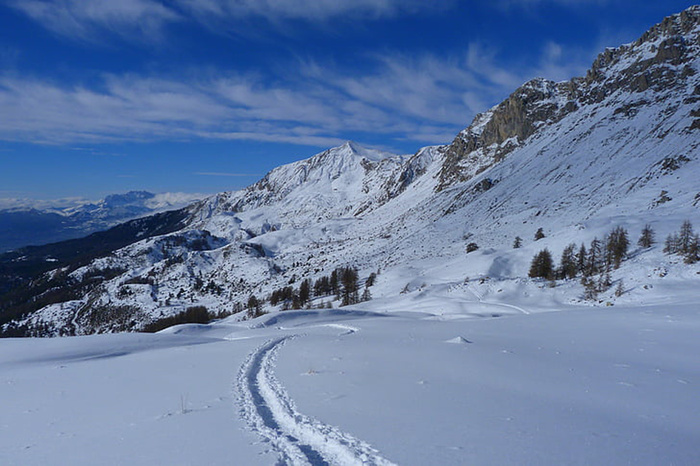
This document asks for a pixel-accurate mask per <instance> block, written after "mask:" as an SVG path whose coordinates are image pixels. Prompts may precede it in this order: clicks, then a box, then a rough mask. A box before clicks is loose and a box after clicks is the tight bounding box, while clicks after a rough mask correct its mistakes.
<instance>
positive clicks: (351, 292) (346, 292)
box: [339, 267, 360, 306]
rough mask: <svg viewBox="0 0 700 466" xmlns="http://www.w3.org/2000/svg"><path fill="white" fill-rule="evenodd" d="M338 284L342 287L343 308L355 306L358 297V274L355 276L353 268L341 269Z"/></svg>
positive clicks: (355, 271)
mask: <svg viewBox="0 0 700 466" xmlns="http://www.w3.org/2000/svg"><path fill="white" fill-rule="evenodd" d="M339 275H340V282H341V283H342V285H343V290H342V299H343V304H342V305H343V306H347V305H350V304H356V303H357V302H359V300H360V299H359V296H358V290H357V289H358V286H357V281H358V274H357V269H355V268H353V267H345V268H343V269H341V271H340V274H339Z"/></svg>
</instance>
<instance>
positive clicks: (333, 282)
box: [329, 269, 340, 296]
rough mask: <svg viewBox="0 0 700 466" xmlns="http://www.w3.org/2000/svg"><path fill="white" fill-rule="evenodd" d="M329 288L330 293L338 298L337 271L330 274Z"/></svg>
mask: <svg viewBox="0 0 700 466" xmlns="http://www.w3.org/2000/svg"><path fill="white" fill-rule="evenodd" d="M329 286H330V289H331V293H333V294H334V295H336V296H338V295H340V285H339V280H338V269H335V270H334V271H333V272H331V278H330V280H329Z"/></svg>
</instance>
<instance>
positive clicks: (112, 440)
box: [0, 31, 700, 465]
mask: <svg viewBox="0 0 700 466" xmlns="http://www.w3.org/2000/svg"><path fill="white" fill-rule="evenodd" d="M693 34H697V31H695V32H693ZM654 40H656V39H654ZM635 47H636V46H629V47H627V48H624V49H619V51H620V57H618V58H619V60H617V61H615V62H614V63H610V64H608V65H606V68H605V69H604V70H603V71H604V73H605V74H606V76H607V78H606V79H615V78H616V77H619V76H622V75H623V72H624V71H625V69H626V67H629V66H631V65H633V64H634V63H635V62H636V61H638V60H639V59H640V57H642V58H647V57H648V56H649V53H651V49H650V48H648V47H646V48H645V47H636V48H635ZM688 66H691V67H692V68H693V69H695V70H696V71H697V70H700V62H698V60H695V61H693V62H690V63H689V65H688ZM691 76H692V75H691ZM679 82H680V83H681V84H679V86H685V87H686V88H685V89H682V88H681V87H678V86H676V88H674V89H672V90H671V91H664V90H658V89H657V90H654V89H653V86H652V87H650V88H648V89H647V90H645V91H643V92H637V91H635V92H627V91H624V92H623V90H621V89H618V90H616V91H614V92H611V93H610V94H606V95H605V97H604V98H603V100H602V101H600V102H597V103H596V104H595V105H593V104H590V103H586V101H580V102H576V103H577V104H578V105H579V109H578V110H577V111H576V112H572V113H570V114H569V115H567V116H566V117H564V118H563V119H561V120H560V121H558V122H557V123H551V122H548V123H547V124H544V125H542V126H541V127H540V128H539V129H538V131H536V132H535V133H534V134H533V135H532V136H531V137H530V138H528V139H527V140H525V141H518V144H517V147H515V148H514V149H513V150H512V151H511V152H509V153H508V154H507V156H506V157H505V158H504V159H503V160H502V161H499V162H498V163H492V162H493V160H491V159H490V157H491V156H490V155H488V154H490V153H495V152H496V151H497V150H498V148H499V147H497V146H494V147H491V148H482V149H479V150H477V151H475V152H474V153H472V154H469V157H466V158H465V159H464V160H463V161H462V162H460V163H462V164H464V167H463V168H464V173H471V174H473V175H474V177H473V178H472V179H468V180H465V181H460V182H454V183H453V184H450V185H445V186H442V188H443V189H441V190H436V187H437V186H438V184H439V183H440V180H439V174H440V171H441V169H442V167H443V164H444V162H445V158H444V157H445V150H446V147H445V146H442V147H428V148H423V149H421V150H419V151H418V152H417V153H416V154H415V155H414V156H412V157H407V156H401V155H392V154H386V153H382V152H379V151H374V150H371V149H365V148H362V147H361V146H359V145H358V144H356V143H352V142H349V143H346V144H344V145H342V146H340V147H336V148H332V149H329V150H327V151H324V152H322V153H320V154H317V155H315V156H313V157H311V158H309V159H306V160H302V161H300V162H296V163H293V164H289V165H285V166H282V167H278V168H276V169H275V170H273V171H272V172H270V173H269V174H268V175H266V176H265V177H264V178H263V179H262V180H261V181H260V182H258V183H256V184H255V185H253V186H251V187H249V188H248V189H245V190H242V191H238V192H231V193H221V194H219V195H216V196H213V197H211V198H208V199H205V200H204V201H201V202H200V203H198V204H196V205H194V206H192V207H191V208H190V209H189V211H190V212H191V217H190V219H189V225H188V226H187V228H186V229H185V230H183V231H180V232H177V233H175V234H172V235H165V236H161V237H155V238H149V239H146V240H143V241H140V242H138V243H134V244H132V245H130V246H127V247H126V248H123V249H121V250H118V251H115V252H114V254H112V255H110V256H109V257H105V258H102V259H98V260H96V261H94V262H93V263H91V264H89V265H86V266H85V267H81V268H79V269H77V270H75V271H72V273H71V277H73V278H76V279H79V278H80V277H84V276H90V275H88V274H93V273H96V272H99V270H103V269H105V268H121V269H123V270H126V272H124V273H123V274H122V275H120V276H118V277H116V278H114V279H112V280H108V281H105V282H103V283H101V284H100V285H99V287H96V288H95V291H94V292H91V293H88V294H86V295H85V296H83V297H82V298H81V299H78V300H74V301H69V302H66V303H58V304H52V305H49V306H46V307H45V308H43V309H42V310H40V311H38V312H36V313H34V314H32V315H31V316H29V317H28V318H27V321H26V322H28V323H31V324H34V325H35V328H39V329H41V328H44V327H46V328H49V329H56V328H60V327H62V326H65V325H66V324H67V323H73V324H76V325H78V324H80V322H79V320H80V319H79V318H80V317H84V316H85V313H86V312H87V310H85V309H84V308H87V307H89V306H86V304H88V303H90V304H93V305H105V304H108V303H114V304H119V305H125V306H133V307H135V308H137V309H138V310H139V312H141V313H143V315H139V316H138V317H139V318H144V319H145V321H146V322H147V321H148V320H149V318H153V317H161V316H166V315H170V314H174V313H176V312H179V311H181V310H183V309H185V308H186V307H188V306H192V305H205V306H206V307H207V308H208V309H209V310H210V311H211V312H213V313H223V312H226V311H230V310H231V308H232V307H233V305H234V303H236V302H238V303H241V302H245V301H246V300H247V299H248V297H249V296H250V294H251V293H254V294H255V295H257V296H258V297H261V298H264V297H265V296H267V295H268V294H269V293H270V292H272V291H273V290H275V289H278V288H280V287H282V286H297V284H298V283H299V281H300V280H301V279H304V278H309V279H316V278H319V277H320V276H323V275H328V274H330V272H331V271H332V270H333V269H334V268H335V267H338V266H354V267H356V268H357V269H358V270H359V274H360V279H361V281H362V280H364V279H365V278H367V277H368V276H369V275H370V274H371V273H378V274H377V279H376V283H375V284H374V285H373V286H372V287H371V289H370V291H371V294H372V298H373V299H372V300H370V301H367V302H363V303H361V304H357V305H353V306H351V307H342V308H339V307H338V305H339V303H338V302H337V301H334V302H333V303H332V305H333V306H335V308H334V309H326V310H313V309H307V310H303V311H279V309H278V308H276V307H275V308H273V307H271V306H267V307H266V309H265V310H266V311H270V313H269V314H267V315H264V316H262V317H259V318H257V319H254V320H250V321H241V319H242V313H241V314H238V315H234V316H231V317H230V318H228V319H225V320H221V321H218V322H216V323H213V324H210V325H181V326H176V327H173V328H170V329H167V330H164V331H163V332H160V333H159V334H156V335H140V334H124V335H99V336H91V337H70V338H57V339H44V340H39V339H24V340H15V339H4V340H0V399H2V400H9V402H6V403H5V404H4V406H3V415H2V417H0V464H42V465H43V464H51V463H61V464H95V463H106V464H115V463H120V464H121V463H131V464H154V463H156V464H224V463H225V464H231V463H233V464H246V465H248V464H250V465H254V464H275V463H278V464H309V463H310V464H325V463H329V464H409V465H410V464H416V465H423V464H504V465H507V464H518V465H519V464H636V465H645V464H648V465H657V464H683V465H685V464H688V465H690V464H700V450H699V449H698V447H697V439H698V438H700V416H699V414H700V398H698V396H697V394H698V384H700V364H698V362H699V361H698V355H699V354H700V339H698V338H697V336H698V332H699V331H700V306H698V302H700V287H698V283H700V264H693V265H689V264H684V263H683V261H682V259H681V258H680V257H678V256H669V255H666V254H664V253H663V252H662V244H661V243H663V240H664V238H665V237H666V236H667V235H668V234H670V233H672V232H674V231H677V230H678V228H679V227H680V225H681V223H682V222H683V221H684V220H690V221H691V222H692V223H693V224H694V225H695V227H696V228H698V227H700V216H699V215H698V212H699V211H698V202H699V201H698V199H700V179H699V178H698V176H697V174H698V173H699V172H700V159H699V158H698V154H699V152H698V148H699V147H700V140H699V139H698V134H699V133H698V132H697V130H692V129H689V128H690V125H691V124H692V122H693V119H692V118H691V116H692V113H691V112H693V111H694V110H695V108H694V104H695V100H694V99H695V96H694V95H693V92H694V86H695V81H693V80H692V79H688V80H687V81H679ZM530 85H533V86H535V85H536V86H541V87H543V88H548V89H549V88H551V90H552V92H553V93H554V94H552V95H551V98H547V99H544V100H543V102H541V103H543V104H548V103H550V104H551V103H556V104H557V105H558V106H562V105H564V104H565V103H566V102H565V101H564V100H563V99H562V94H559V93H557V92H555V91H556V86H558V85H556V84H555V83H551V82H549V81H545V80H539V81H535V82H533V83H531V84H530ZM492 116H493V111H489V112H486V113H485V114H483V115H480V116H479V117H477V119H475V122H474V123H473V125H472V127H471V129H468V130H465V131H466V132H463V133H461V134H462V135H466V134H468V132H469V131H471V132H472V133H473V134H479V133H480V132H482V131H483V130H484V128H485V125H486V124H487V123H488V121H489V120H490V119H491V118H492ZM511 142H513V143H514V142H516V141H515V140H512V141H511ZM507 143H508V141H506V144H507ZM669 160H675V161H676V162H678V163H677V164H676V165H677V166H675V167H673V168H671V169H669V168H668V165H669V164H668V163H667V162H668V161H669ZM671 165H674V164H671ZM482 170H483V171H482ZM485 181H488V183H486V184H484V182H485ZM485 185H488V187H486V188H485V187H484V186H485ZM662 192H663V193H665V197H666V198H667V199H662V197H663V196H661V193H662ZM662 200H664V201H665V202H661V201H662ZM646 224H650V225H651V226H652V228H653V229H654V231H655V233H656V243H655V244H654V245H653V246H652V247H650V248H646V249H642V248H639V247H636V246H634V245H635V244H636V239H637V238H638V237H639V234H640V232H641V230H642V228H643V227H644V225H646ZM616 226H622V227H624V228H626V229H627V230H628V232H629V238H630V241H631V244H632V245H633V246H632V247H631V248H630V251H629V255H628V257H627V258H626V260H625V261H624V262H623V263H622V265H621V267H620V268H619V269H617V270H613V271H612V273H611V280H612V281H613V288H611V289H610V290H608V291H605V292H602V293H601V294H600V295H599V297H598V299H597V300H594V301H586V300H584V299H583V287H582V286H581V284H580V282H579V281H578V280H558V281H557V282H556V283H550V282H546V281H542V280H536V279H530V278H527V270H528V267H529V264H530V261H531V259H532V257H533V256H534V254H535V253H537V252H538V251H540V250H542V249H544V248H548V249H549V250H550V251H551V252H552V254H553V256H554V258H555V260H556V261H557V262H558V259H559V255H560V254H561V252H562V250H563V249H564V248H565V247H566V246H567V245H568V244H570V243H574V244H577V245H579V244H581V243H586V245H588V244H589V243H590V241H591V240H593V239H594V238H596V237H597V238H598V239H602V238H603V237H604V236H605V235H606V234H607V233H608V232H610V231H611V230H612V228H614V227H616ZM539 228H542V229H543V230H544V232H545V235H546V237H545V238H543V239H540V240H537V241H536V240H534V239H533V236H534V234H535V231H537V230H538V229H539ZM210 234H211V235H213V236H211V235H210ZM516 236H519V237H520V238H522V240H523V241H522V247H520V248H518V249H514V248H512V244H513V240H514V238H515V237H516ZM200 240H204V241H203V242H202V241H200ZM195 242H197V243H198V244H199V245H200V246H201V247H200V248H197V249H196V250H195V248H192V247H190V246H189V245H190V243H195ZM471 242H474V243H477V244H478V246H479V249H478V250H476V251H473V252H470V253H466V251H465V246H466V245H467V244H468V243H471ZM149 274H150V275H151V276H152V277H156V279H157V283H153V284H151V283H149V282H148V281H143V280H142V281H141V282H140V283H139V280H136V282H137V283H133V282H132V283H127V281H128V280H130V279H133V278H139V277H141V278H143V277H146V276H148V275H149ZM197 280H200V281H201V282H202V283H209V282H213V283H215V284H219V285H220V286H221V290H220V292H215V293H214V292H207V291H202V290H197V289H195V287H194V285H193V284H194V283H195V282H196V281H197ZM618 285H620V286H621V287H622V289H623V291H624V292H623V293H622V294H621V295H620V296H616V294H615V292H614V288H615V287H616V286H618ZM326 300H331V301H332V300H333V298H332V297H317V298H316V299H315V301H314V302H313V303H312V304H314V305H316V306H317V305H319V304H322V303H325V301H326ZM110 330H111V329H110V328H109V327H99V326H98V327H89V326H85V327H78V328H77V329H76V332H78V333H80V332H89V331H92V332H94V331H110ZM49 333H50V332H49Z"/></svg>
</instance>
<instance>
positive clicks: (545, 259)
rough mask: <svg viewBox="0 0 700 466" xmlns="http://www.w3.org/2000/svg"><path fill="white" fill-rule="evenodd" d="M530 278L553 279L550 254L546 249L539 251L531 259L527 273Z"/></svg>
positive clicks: (552, 265)
mask: <svg viewBox="0 0 700 466" xmlns="http://www.w3.org/2000/svg"><path fill="white" fill-rule="evenodd" d="M528 276H529V277H530V278H547V279H551V278H553V277H554V261H553V260H552V254H551V253H550V252H549V250H548V249H547V248H545V249H543V250H541V251H540V252H538V253H537V254H535V257H534V258H533V259H532V263H531V264H530V272H529V273H528Z"/></svg>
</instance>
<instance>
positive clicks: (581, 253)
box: [576, 243, 588, 275]
mask: <svg viewBox="0 0 700 466" xmlns="http://www.w3.org/2000/svg"><path fill="white" fill-rule="evenodd" d="M587 260H588V251H587V250H586V245H585V244H583V243H581V248H580V249H579V250H578V253H576V268H577V270H578V273H580V274H582V275H585V274H586V263H587Z"/></svg>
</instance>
